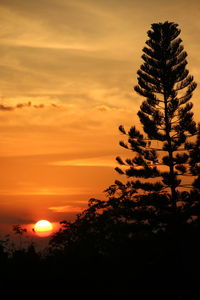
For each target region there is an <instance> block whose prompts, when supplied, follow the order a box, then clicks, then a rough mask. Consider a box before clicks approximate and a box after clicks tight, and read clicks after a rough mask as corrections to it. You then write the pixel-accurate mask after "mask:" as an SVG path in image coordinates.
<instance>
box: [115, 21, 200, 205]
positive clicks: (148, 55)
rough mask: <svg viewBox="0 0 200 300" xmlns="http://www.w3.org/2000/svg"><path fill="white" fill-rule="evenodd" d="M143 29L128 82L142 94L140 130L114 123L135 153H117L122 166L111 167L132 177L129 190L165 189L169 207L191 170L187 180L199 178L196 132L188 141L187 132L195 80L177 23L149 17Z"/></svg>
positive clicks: (190, 125) (190, 127)
mask: <svg viewBox="0 0 200 300" xmlns="http://www.w3.org/2000/svg"><path fill="white" fill-rule="evenodd" d="M147 34H148V37H149V39H148V40H147V41H146V46H145V47H144V48H143V55H142V59H143V61H144V62H143V64H142V65H141V67H140V69H139V70H138V72H137V74H138V84H137V85H136V86H135V88H134V89H135V91H136V92H137V93H138V94H139V95H141V96H142V97H144V98H145V100H144V101H143V102H142V104H141V106H140V110H139V111H138V117H139V120H140V123H141V125H142V127H143V131H144V133H141V132H140V131H139V130H137V129H136V127H135V126H133V127H131V128H130V130H129V131H128V132H126V130H125V129H124V127H123V126H120V127H119V130H120V131H121V133H122V134H124V135H126V136H127V138H128V143H125V142H123V141H121V142H120V145H121V146H122V147H124V148H126V149H130V150H131V151H133V152H134V153H135V155H134V156H133V158H130V159H126V160H125V161H124V160H122V159H121V158H120V157H117V158H116V159H117V161H118V163H119V164H120V165H124V166H126V168H124V167H123V168H118V167H117V168H116V171H118V172H119V173H120V174H126V175H127V176H128V177H129V178H134V179H133V180H131V181H129V182H128V185H129V187H131V188H132V189H134V190H135V193H138V194H141V193H145V194H152V193H155V192H159V194H160V195H161V194H162V193H168V195H169V198H170V204H171V207H172V208H174V209H175V210H176V208H177V202H178V200H179V199H178V195H179V191H181V187H182V188H183V187H184V188H186V187H191V186H192V180H191V178H192V176H195V177H194V178H193V180H194V179H195V181H194V184H193V186H194V187H195V186H196V187H197V186H198V185H199V184H200V177H198V178H196V176H197V175H198V174H200V172H199V166H198V161H197V159H196V158H197V153H198V151H199V145H200V138H199V142H197V143H194V142H191V140H192V139H193V136H195V135H198V136H199V128H198V127H197V126H196V123H195V121H194V120H193V112H192V107H193V104H192V102H191V101H190V99H191V97H192V94H193V91H194V90H195V88H196V86H197V84H196V83H195V82H194V79H193V76H191V75H189V71H188V69H187V68H186V65H187V60H186V57H187V53H186V52H185V51H184V47H183V45H182V40H181V39H180V37H179V34H180V29H178V25H177V24H175V23H173V22H164V23H155V24H152V27H151V30H149V31H148V33H147ZM197 141H198V139H197ZM192 157H193V158H192ZM127 167H128V168H127ZM183 176H184V177H185V178H186V179H187V180H183V178H184V177H183ZM138 178H139V180H138ZM141 179H143V180H141ZM119 185H120V182H118V187H119Z"/></svg>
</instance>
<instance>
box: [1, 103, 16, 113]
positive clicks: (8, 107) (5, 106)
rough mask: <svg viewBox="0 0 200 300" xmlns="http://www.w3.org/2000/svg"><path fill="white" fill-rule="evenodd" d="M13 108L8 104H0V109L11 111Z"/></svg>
mask: <svg viewBox="0 0 200 300" xmlns="http://www.w3.org/2000/svg"><path fill="white" fill-rule="evenodd" d="M14 109H15V108H14V107H12V106H8V105H4V104H0V111H12V110H14Z"/></svg>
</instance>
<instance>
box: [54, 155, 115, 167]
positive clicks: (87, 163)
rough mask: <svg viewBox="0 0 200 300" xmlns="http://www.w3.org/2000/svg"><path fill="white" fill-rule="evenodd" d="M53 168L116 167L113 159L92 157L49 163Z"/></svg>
mask: <svg viewBox="0 0 200 300" xmlns="http://www.w3.org/2000/svg"><path fill="white" fill-rule="evenodd" d="M49 165H53V166H60V167H65V166H74V167H111V168H114V167H116V162H115V160H114V158H113V157H93V158H83V159H74V160H64V161H56V162H51V163H49Z"/></svg>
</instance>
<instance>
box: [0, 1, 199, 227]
mask: <svg viewBox="0 0 200 300" xmlns="http://www.w3.org/2000/svg"><path fill="white" fill-rule="evenodd" d="M0 20H1V21H0V132H1V139H0V143H1V145H0V165H1V172H0V223H2V224H3V223H5V224H16V223H20V224H24V223H32V222H35V221H37V220H38V219H40V218H42V219H43V218H46V219H49V220H50V221H52V222H54V221H59V220H62V219H63V218H70V216H72V215H74V214H75V213H76V212H77V211H80V210H82V209H83V208H84V207H86V205H87V200H88V199H89V198H91V197H102V196H103V193H102V191H103V190H104V189H105V188H106V187H107V186H108V185H110V184H112V183H113V181H114V179H115V178H119V175H117V174H115V171H114V167H115V166H116V165H117V164H116V163H115V157H116V156H117V155H119V154H122V153H124V155H125V157H126V156H128V155H129V154H128V153H126V151H123V150H122V149H120V147H119V146H118V141H119V140H120V139H121V136H120V134H119V132H118V126H119V125H120V124H124V125H127V126H130V125H132V124H138V120H137V118H136V112H137V110H138V108H139V105H140V103H141V101H142V99H141V98H140V97H139V96H137V95H136V94H135V93H134V92H133V89H132V87H133V86H134V85H135V84H136V80H137V76H136V72H137V69H138V68H139V66H140V64H141V58H140V56H141V54H142V48H143V46H144V43H145V40H146V39H147V35H146V32H147V30H148V29H149V28H150V24H151V23H153V22H159V21H161V22H162V21H166V20H168V21H174V22H176V23H178V24H179V25H180V28H181V29H182V33H181V38H182V39H183V44H184V46H185V50H186V51H187V52H188V54H189V57H188V61H189V66H188V68H189V70H190V73H191V74H192V75H194V77H195V80H196V81H197V83H198V82H199V80H200V71H199V70H200V56H199V48H200V3H199V2H198V1H196V0H191V1H189V2H188V1H179V0H178V1H172V0H168V1H158V0H153V1H147V0H146V1H141V2H138V1H135V0H124V1H119V0H76V1H68V0H34V1H33V0H29V1H27V0H1V1H0ZM199 86H200V85H199ZM199 88H200V87H198V88H197V90H196V92H195V94H194V97H193V102H194V105H195V113H196V116H197V115H199V113H200V102H199ZM122 151H123V152H122Z"/></svg>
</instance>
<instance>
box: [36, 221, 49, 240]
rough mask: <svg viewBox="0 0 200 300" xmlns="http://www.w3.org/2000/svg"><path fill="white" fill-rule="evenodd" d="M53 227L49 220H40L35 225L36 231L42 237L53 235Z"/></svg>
mask: <svg viewBox="0 0 200 300" xmlns="http://www.w3.org/2000/svg"><path fill="white" fill-rule="evenodd" d="M52 230H53V225H52V224H51V223H50V222H49V221H47V220H40V221H38V222H37V223H36V224H35V225H34V231H35V232H36V234H37V235H38V236H40V237H46V236H49V235H50V234H51V233H52Z"/></svg>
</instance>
